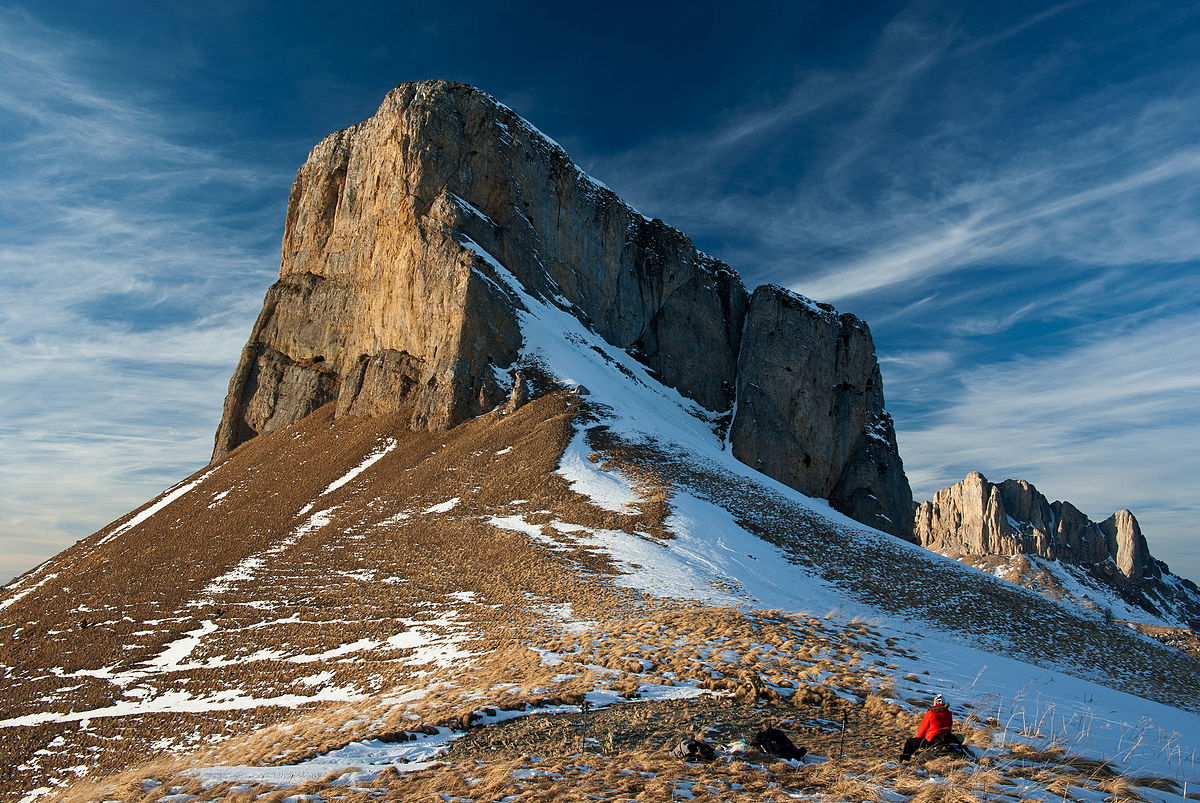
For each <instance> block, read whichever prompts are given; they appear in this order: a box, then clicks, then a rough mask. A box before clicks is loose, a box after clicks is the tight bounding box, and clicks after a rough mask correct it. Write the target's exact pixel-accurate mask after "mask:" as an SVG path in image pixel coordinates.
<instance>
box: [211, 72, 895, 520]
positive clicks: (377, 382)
mask: <svg viewBox="0 0 1200 803" xmlns="http://www.w3.org/2000/svg"><path fill="white" fill-rule="evenodd" d="M479 251H483V252H486V253H487V254H489V255H491V256H492V257H494V258H495V260H496V262H497V263H499V264H500V265H503V266H504V269H506V270H508V271H511V272H512V273H513V274H514V275H515V276H516V278H517V279H518V280H519V281H520V282H521V284H522V285H523V286H524V287H525V288H526V289H527V290H528V291H529V292H530V293H531V294H533V295H535V296H538V297H541V298H543V299H547V300H550V301H551V302H553V303H555V304H557V305H559V306H561V307H562V308H563V309H566V310H568V311H570V312H571V313H572V314H574V315H575V316H576V317H578V318H579V319H580V320H581V321H583V322H584V323H585V324H587V325H588V326H589V327H591V328H592V329H593V330H594V331H596V332H597V333H598V334H600V335H601V336H602V337H603V338H604V339H605V340H607V341H608V342H609V343H611V344H613V345H615V346H618V347H620V348H623V349H627V350H628V351H629V353H630V354H632V355H634V356H635V357H636V358H637V359H638V360H640V361H641V362H642V363H644V364H645V365H646V366H647V367H648V368H650V369H651V370H652V371H654V373H655V374H656V376H657V377H658V378H659V380H660V381H662V382H663V383H664V384H666V385H668V386H670V387H673V388H676V389H677V390H678V391H679V392H680V393H682V394H683V395H684V396H687V397H689V398H691V399H693V400H694V401H696V402H697V403H698V404H699V405H700V406H702V407H704V408H706V409H707V410H709V411H711V412H713V413H723V412H724V411H728V410H730V409H731V408H736V410H737V414H736V415H735V416H734V417H733V420H732V425H731V433H730V442H731V445H732V448H733V451H734V454H735V455H737V456H738V457H739V458H740V459H743V460H745V461H746V462H748V463H750V464H752V465H755V466H756V467H758V468H760V469H761V470H763V471H764V472H766V473H767V474H769V475H771V476H772V477H776V478H777V479H780V480H781V481H783V482H785V483H787V484H789V485H792V486H793V487H796V488H798V489H800V490H802V491H803V492H805V493H808V494H811V495H815V496H820V497H824V498H828V499H830V500H831V501H832V502H833V504H834V506H835V507H837V508H838V509H839V510H842V511H843V512H845V513H847V514H848V515H851V516H853V517H855V518H857V519H859V520H861V521H864V522H865V523H867V524H870V525H871V526H875V527H879V528H881V529H884V530H887V531H889V532H893V533H895V534H897V535H902V536H908V535H909V533H910V518H909V515H908V510H909V508H910V506H911V501H912V496H911V492H910V491H909V487H908V482H907V479H906V478H905V477H904V472H903V466H902V465H901V463H900V459H899V457H898V454H897V450H896V442H895V433H894V431H893V428H892V425H891V420H890V418H889V417H888V416H887V413H886V412H885V411H884V407H883V393H882V385H881V382H880V379H879V370H878V366H877V364H876V361H875V356H874V349H873V346H872V343H871V338H870V332H869V330H868V329H867V327H866V324H864V323H862V321H859V320H858V319H857V318H853V317H852V316H839V315H837V314H836V312H834V311H832V308H821V307H817V306H816V305H815V304H814V303H813V302H810V301H807V300H805V299H801V298H800V297H798V296H793V295H791V294H789V293H788V292H787V291H784V290H781V289H780V288H760V289H759V290H758V291H756V293H755V295H754V300H753V302H752V303H751V301H750V299H749V298H748V296H747V293H746V290H745V288H744V287H743V285H742V282H741V279H740V278H739V277H738V275H737V274H736V273H735V272H734V271H733V270H731V269H730V268H729V267H728V266H726V265H725V264H723V263H721V262H720V261H718V260H716V259H713V258H712V257H710V256H708V255H706V254H703V253H701V252H699V251H697V250H696V248H695V247H694V246H693V245H692V243H691V241H690V240H689V239H688V238H687V237H686V236H685V235H683V234H682V233H681V232H679V231H677V230H675V229H673V228H671V227H669V226H667V225H666V224H664V223H663V222H662V221H660V220H651V219H648V218H646V217H644V216H642V215H641V214H639V213H638V212H637V211H635V210H634V209H632V208H630V207H629V206H628V205H626V204H625V203H624V202H622V201H621V200H620V199H619V198H618V197H617V196H616V195H615V194H614V193H613V192H612V191H611V190H609V189H608V188H606V187H604V186H603V185H601V184H599V183H598V182H596V181H595V180H593V179H591V178H590V177H588V176H587V175H586V174H584V173H583V172H582V171H580V170H579V168H578V167H576V166H575V164H574V163H573V162H572V161H571V160H570V158H569V157H568V156H567V155H566V153H565V152H564V151H563V150H562V149H561V148H560V147H559V146H558V145H556V144H555V143H554V142H552V141H551V140H549V139H547V138H546V137H545V136H544V135H542V134H541V133H540V132H538V131H537V130H536V129H535V128H533V127H532V126H531V125H529V123H527V122H526V121H524V120H523V119H522V118H520V117H519V116H518V115H517V114H516V113H514V112H512V111H511V110H510V109H508V108H507V107H505V106H503V105H501V104H499V103H497V102H496V101H495V100H494V99H492V98H491V97H489V96H488V95H486V94H484V93H482V92H480V91H479V90H477V89H474V88H473V87H469V86H465V85H462V84H452V83H447V82H440V81H431V82H420V83H413V84H403V85H401V86H399V87H397V88H396V89H395V90H393V91H392V92H391V93H389V94H388V96H387V97H386V98H385V99H384V102H383V104H382V105H381V107H380V109H379V111H378V113H377V114H376V115H375V116H374V117H372V118H371V119H369V120H367V121H365V122H363V123H360V124H359V125H356V126H353V127H351V128H348V129H346V130H344V131H339V132H337V133H335V134H333V135H331V136H329V137H327V138H326V139H325V140H324V141H323V142H321V143H320V144H319V145H317V147H316V148H314V149H313V151H312V153H311V154H310V156H309V158H308V161H307V162H306V163H305V164H304V166H303V167H302V168H301V169H300V171H299V173H298V174H297V176H296V180H295V182H294V184H293V186H292V191H291V197H290V199H289V204H288V213H287V222H286V227H285V231H284V239H283V261H282V265H281V267H280V278H279V281H278V282H276V283H275V285H273V286H272V287H271V289H270V290H269V291H268V293H267V298H266V301H265V303H264V305H263V311H262V313H261V315H260V316H259V319H258V321H257V323H256V324H255V327H254V331H253V333H252V334H251V337H250V340H249V342H248V343H247V345H246V348H245V349H244V351H243V354H242V358H241V361H240V363H239V365H238V367H237V369H236V371H235V373H234V376H233V378H232V380H231V382H230V387H229V394H228V396H227V398H226V401H225V408H224V413H223V416H222V421H221V424H220V427H219V429H218V432H217V437H216V444H215V448H214V452H213V458H214V460H215V459H219V458H221V457H223V456H224V455H226V454H228V453H229V452H230V451H231V450H233V449H234V448H236V447H237V446H238V445H239V444H241V443H244V442H245V441H247V440H249V439H250V438H253V437H255V436H256V435H258V434H260V433H264V432H271V431H273V430H277V429H279V428H281V427H284V426H287V425H289V424H291V423H293V422H295V421H298V420H299V419H301V418H303V417H304V416H306V415H308V414H310V413H311V412H313V411H314V410H315V409H317V408H318V407H321V406H323V405H325V404H328V403H335V404H336V408H335V409H336V414H337V415H339V416H341V415H377V414H382V413H386V412H392V411H395V410H398V409H400V408H402V407H403V409H404V410H406V411H409V412H408V414H409V415H410V419H411V420H410V424H411V426H412V427H414V428H416V429H441V428H449V427H453V426H455V425H457V424H459V423H461V422H463V421H465V420H467V419H469V418H472V417H474V416H477V415H480V414H482V413H484V412H487V411H489V410H492V409H495V408H497V407H498V406H500V405H504V404H509V405H511V404H512V398H513V396H514V393H517V395H520V394H519V393H518V390H519V389H517V388H514V382H515V381H516V379H515V377H516V374H517V372H518V371H519V370H520V368H518V367H517V365H516V362H517V358H518V354H519V351H520V348H521V345H522V335H521V331H520V327H519V324H518V317H517V307H516V305H517V303H518V302H516V301H515V300H514V299H513V298H511V297H510V295H509V294H508V293H507V291H505V290H503V289H502V287H503V286H504V283H503V282H498V281H496V276H495V273H494V270H495V269H494V267H493V265H492V264H491V262H490V261H489V260H487V259H486V258H484V257H483V256H482V255H481V254H480V253H478V252H479ZM743 332H745V335H743ZM744 338H746V339H747V341H748V342H743V340H744ZM521 392H523V391H521ZM743 395H744V396H745V403H742V400H741V397H742V396H743ZM735 401H736V402H737V404H736V405H735ZM714 417H715V416H714ZM772 444H773V445H772Z"/></svg>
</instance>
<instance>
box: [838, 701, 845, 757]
mask: <svg viewBox="0 0 1200 803" xmlns="http://www.w3.org/2000/svg"><path fill="white" fill-rule="evenodd" d="M845 757H846V712H845V711H842V736H841V738H840V739H838V758H839V759H841V758H845Z"/></svg>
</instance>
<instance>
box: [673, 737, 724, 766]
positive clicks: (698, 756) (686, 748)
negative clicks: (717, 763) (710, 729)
mask: <svg viewBox="0 0 1200 803" xmlns="http://www.w3.org/2000/svg"><path fill="white" fill-rule="evenodd" d="M671 755H673V756H675V757H676V758H682V759H683V760H684V761H712V760H713V759H714V758H716V757H717V754H716V751H714V750H713V747H712V745H711V744H708V743H706V742H701V741H699V740H697V739H684V740H683V741H681V742H680V743H679V744H678V745H676V746H675V749H674V750H672V751H671Z"/></svg>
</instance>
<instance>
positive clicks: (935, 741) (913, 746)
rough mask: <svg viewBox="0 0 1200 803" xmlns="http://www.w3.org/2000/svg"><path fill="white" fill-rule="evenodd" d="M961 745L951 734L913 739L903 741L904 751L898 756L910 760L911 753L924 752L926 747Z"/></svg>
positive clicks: (957, 738)
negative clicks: (950, 744)
mask: <svg viewBox="0 0 1200 803" xmlns="http://www.w3.org/2000/svg"><path fill="white" fill-rule="evenodd" d="M949 743H954V744H962V739H961V738H959V737H958V736H955V735H954V734H953V733H939V734H938V735H937V736H934V737H933V738H932V739H922V738H920V737H913V738H912V739H905V740H904V751H903V752H902V753H901V754H900V758H912V757H913V753H915V752H917V751H918V750H924V749H925V748H926V747H934V746H936V745H939V744H949Z"/></svg>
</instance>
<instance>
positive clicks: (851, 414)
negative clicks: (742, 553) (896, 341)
mask: <svg viewBox="0 0 1200 803" xmlns="http://www.w3.org/2000/svg"><path fill="white" fill-rule="evenodd" d="M742 338H743V340H742V352H741V359H740V360H739V361H738V376H737V410H736V413H735V415H734V418H733V425H732V430H731V433H730V442H731V443H732V446H733V454H734V456H735V457H737V458H738V459H739V460H741V461H742V462H743V463H746V464H747V465H750V466H753V467H755V468H757V469H758V470H760V471H762V472H763V473H764V474H767V475H769V476H771V477H774V478H776V479H778V480H780V481H782V482H784V483H786V484H787V485H790V486H791V487H793V488H796V489H797V490H799V491H802V492H803V493H805V494H808V495H809V496H816V497H820V498H823V499H828V500H830V502H831V503H832V504H833V506H834V507H835V508H836V509H838V510H840V511H842V512H844V513H846V514H847V515H849V516H851V517H852V518H855V519H857V520H859V521H862V522H866V523H868V524H871V525H872V526H874V527H877V528H879V529H881V530H885V531H888V532H892V533H894V534H896V535H906V534H907V522H908V519H909V516H910V515H911V513H910V511H911V509H912V506H911V502H910V501H908V500H910V499H911V498H912V494H911V491H910V490H909V486H908V479H907V478H906V477H905V475H904V466H903V464H902V463H901V460H900V455H899V452H898V451H897V449H896V433H895V429H894V427H893V425H892V419H891V416H889V415H888V414H887V412H886V411H885V410H884V406H883V380H882V379H881V378H880V375H879V364H878V362H877V361H876V359H875V347H874V344H873V343H872V341H871V331H870V329H868V328H867V325H866V324H865V323H863V322H862V321H861V320H860V319H858V318H856V317H854V316H853V315H839V314H838V313H837V311H836V310H835V309H834V308H833V307H831V306H829V305H828V304H817V303H815V302H813V301H811V300H809V299H807V298H804V297H803V296H798V295H795V294H794V293H789V292H788V291H787V290H784V289H783V288H780V287H773V286H764V287H759V288H758V289H757V290H755V291H754V294H753V296H752V297H751V299H750V309H749V314H748V315H747V316H746V328H745V331H744V333H743V335H742Z"/></svg>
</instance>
